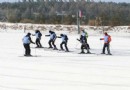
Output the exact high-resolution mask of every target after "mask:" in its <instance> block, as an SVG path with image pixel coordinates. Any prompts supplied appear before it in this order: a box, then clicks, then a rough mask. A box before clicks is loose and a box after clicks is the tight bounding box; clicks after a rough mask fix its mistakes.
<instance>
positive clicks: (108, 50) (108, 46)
mask: <svg viewBox="0 0 130 90" xmlns="http://www.w3.org/2000/svg"><path fill="white" fill-rule="evenodd" d="M107 52H108V54H111V52H110V44H108V45H107Z"/></svg>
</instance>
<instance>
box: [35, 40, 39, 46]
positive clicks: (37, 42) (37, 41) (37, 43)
mask: <svg viewBox="0 0 130 90" xmlns="http://www.w3.org/2000/svg"><path fill="white" fill-rule="evenodd" d="M36 45H37V47H39V40H38V38H37V39H36Z"/></svg>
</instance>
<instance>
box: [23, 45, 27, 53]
mask: <svg viewBox="0 0 130 90" xmlns="http://www.w3.org/2000/svg"><path fill="white" fill-rule="evenodd" d="M23 46H24V48H25V54H24V55H27V45H26V44H23Z"/></svg>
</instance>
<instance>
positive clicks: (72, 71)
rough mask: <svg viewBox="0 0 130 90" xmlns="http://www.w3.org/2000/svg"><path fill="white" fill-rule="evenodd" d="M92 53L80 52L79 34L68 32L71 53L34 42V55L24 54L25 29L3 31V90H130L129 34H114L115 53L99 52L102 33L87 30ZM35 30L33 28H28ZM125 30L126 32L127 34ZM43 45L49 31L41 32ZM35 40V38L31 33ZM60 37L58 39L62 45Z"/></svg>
mask: <svg viewBox="0 0 130 90" xmlns="http://www.w3.org/2000/svg"><path fill="white" fill-rule="evenodd" d="M87 31H88V33H89V38H88V42H89V44H90V47H91V50H90V51H91V52H93V53H96V54H83V55H82V54H78V53H79V52H80V43H79V42H78V41H77V40H76V39H77V38H79V35H78V34H76V32H75V33H69V32H67V31H57V32H56V33H58V35H59V34H60V33H66V34H68V37H69V41H68V47H69V49H70V51H74V52H69V53H64V52H60V51H55V50H44V49H36V48H33V47H36V46H35V45H33V44H32V45H31V47H32V48H31V54H32V55H36V56H37V57H23V54H24V48H23V44H22V38H23V36H25V35H26V33H23V30H8V29H7V30H6V31H4V30H1V31H0V41H1V44H0V90H130V34H129V33H128V32H127V33H126V32H123V33H124V34H122V33H118V34H115V32H114V31H111V32H109V34H110V35H111V36H112V42H111V53H112V54H113V55H112V56H108V55H100V53H101V52H102V46H103V41H100V40H99V39H100V38H101V37H103V35H102V34H100V33H99V32H96V31H91V30H87ZM27 32H28V31H27ZM29 32H31V33H34V31H29ZM125 33H126V34H125ZM42 34H43V37H42V41H41V43H42V45H43V46H44V47H48V40H49V38H48V37H45V36H44V35H46V34H48V31H42ZM31 37H32V40H33V41H35V37H33V36H31ZM60 42H61V39H57V40H56V45H57V47H58V48H59V47H60Z"/></svg>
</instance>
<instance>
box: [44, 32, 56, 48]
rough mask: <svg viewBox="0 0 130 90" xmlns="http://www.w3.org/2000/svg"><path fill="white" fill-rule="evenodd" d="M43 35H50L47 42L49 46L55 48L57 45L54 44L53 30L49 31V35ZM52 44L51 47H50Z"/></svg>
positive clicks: (54, 35)
mask: <svg viewBox="0 0 130 90" xmlns="http://www.w3.org/2000/svg"><path fill="white" fill-rule="evenodd" d="M45 36H50V40H49V42H48V44H49V48H53V49H54V50H57V47H56V45H55V40H56V38H57V36H56V33H55V32H54V31H51V30H50V31H49V35H45ZM52 46H53V47H52Z"/></svg>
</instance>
